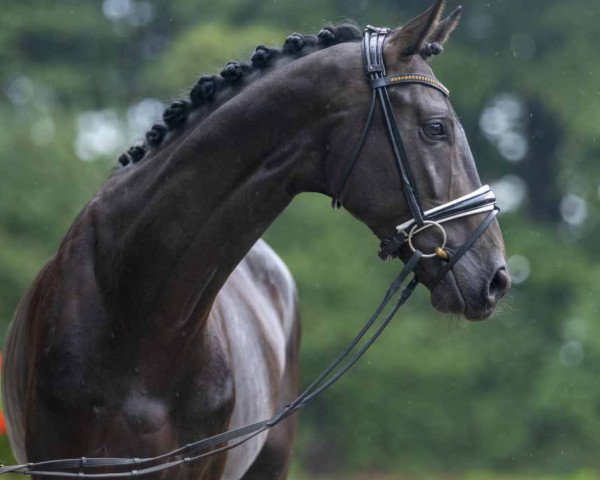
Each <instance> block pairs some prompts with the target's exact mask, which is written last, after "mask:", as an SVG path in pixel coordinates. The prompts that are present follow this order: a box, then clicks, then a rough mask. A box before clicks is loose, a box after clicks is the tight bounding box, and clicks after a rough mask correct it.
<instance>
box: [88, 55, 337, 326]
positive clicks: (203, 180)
mask: <svg viewBox="0 0 600 480" xmlns="http://www.w3.org/2000/svg"><path fill="white" fill-rule="evenodd" d="M290 67H293V65H290ZM275 73H277V72H275ZM302 73H303V75H304V78H303V81H301V82H290V81H287V82H284V81H281V79H278V78H277V75H273V77H274V78H271V80H270V81H269V82H266V84H262V83H257V84H254V85H250V86H249V87H247V89H246V91H244V92H242V93H241V94H240V95H238V96H237V97H235V98H234V99H233V100H231V101H229V102H228V103H227V104H225V105H224V106H222V107H221V108H219V109H218V110H217V111H216V112H215V113H213V114H212V115H211V117H209V118H208V119H207V120H205V121H204V122H202V123H200V124H199V125H197V126H196V127H195V128H193V129H191V130H190V131H189V132H187V133H185V134H183V135H182V136H181V137H182V138H181V140H177V139H176V140H174V141H173V142H172V144H171V145H167V146H165V147H164V151H160V152H158V154H156V155H155V156H153V157H150V158H149V159H147V160H145V162H147V163H145V164H144V163H142V164H140V165H138V166H134V167H132V168H133V169H136V168H137V169H139V171H138V172H135V171H133V170H132V172H131V173H130V174H127V173H125V172H124V173H123V174H122V178H115V179H114V181H113V182H110V183H111V184H109V185H107V187H106V190H110V191H112V192H113V194H111V195H107V198H109V201H108V203H107V205H105V206H104V208H103V196H104V195H103V194H102V193H101V194H100V195H99V196H98V197H97V199H96V200H95V202H93V203H96V204H99V205H100V207H99V210H100V211H106V212H107V213H106V215H100V217H101V218H106V219H107V223H108V225H101V226H100V228H99V230H100V231H104V232H108V234H107V236H106V238H109V239H110V240H109V241H107V242H106V244H104V245H101V246H100V255H99V256H100V257H101V260H103V261H102V262H100V264H99V266H98V267H97V268H99V269H100V274H99V278H103V279H105V280H106V284H107V286H108V288H107V290H108V291H109V292H110V295H111V296H113V298H116V299H117V302H116V303H117V304H118V307H117V310H119V311H120V316H121V315H122V316H123V317H124V318H126V321H127V322H132V324H133V325H135V324H136V323H137V324H139V325H145V326H147V325H148V322H153V323H154V324H158V325H163V326H167V325H168V331H172V332H173V335H179V332H181V331H182V330H187V332H188V333H193V332H190V331H189V329H196V328H201V323H202V322H199V321H198V319H202V318H205V317H206V316H207V315H208V313H209V311H210V307H211V305H212V302H213V300H214V298H215V296H216V294H217V293H218V291H219V290H220V288H221V287H222V285H223V284H224V282H225V281H226V279H227V277H228V276H229V275H230V273H231V272H232V271H233V269H234V268H235V266H236V265H237V264H238V263H239V262H240V261H241V259H242V258H243V257H244V256H245V254H246V253H247V252H248V251H249V249H250V248H251V247H252V245H253V244H254V243H255V242H256V241H257V240H258V238H259V237H260V236H261V235H262V234H263V233H264V231H265V230H266V229H267V227H268V226H269V225H270V224H271V223H272V222H273V220H275V218H276V217H277V216H278V215H279V214H280V213H281V212H282V211H283V209H284V208H285V207H286V206H287V205H288V204H289V202H290V201H291V199H292V198H293V196H294V195H295V194H296V193H299V192H300V191H305V190H318V189H319V188H320V187H319V185H323V184H324V181H323V180H322V178H320V177H321V175H322V170H321V168H320V167H321V161H320V160H321V159H320V153H319V152H321V147H322V145H320V144H319V143H318V142H319V141H321V139H322V138H323V133H322V132H321V133H320V134H317V133H316V132H319V128H320V127H321V126H320V125H319V120H320V115H321V113H322V112H321V111H320V110H319V108H320V107H319V105H318V104H319V102H318V100H317V101H315V102H307V101H306V99H307V98H311V92H310V91H302V89H303V88H305V89H308V88H309V86H310V88H311V89H314V87H315V83H314V82H311V80H310V79H307V78H306V72H302ZM288 75H289V74H288ZM291 75H294V74H293V73H292V74H291ZM275 98H277V99H278V100H279V101H277V100H275ZM300 99H302V101H300ZM284 103H287V104H284ZM323 113H324V112H323ZM323 116H326V115H323ZM115 192H116V193H117V194H115ZM119 192H120V193H119ZM119 195H121V196H119ZM97 223H98V222H97ZM134 322H135V323H134Z"/></svg>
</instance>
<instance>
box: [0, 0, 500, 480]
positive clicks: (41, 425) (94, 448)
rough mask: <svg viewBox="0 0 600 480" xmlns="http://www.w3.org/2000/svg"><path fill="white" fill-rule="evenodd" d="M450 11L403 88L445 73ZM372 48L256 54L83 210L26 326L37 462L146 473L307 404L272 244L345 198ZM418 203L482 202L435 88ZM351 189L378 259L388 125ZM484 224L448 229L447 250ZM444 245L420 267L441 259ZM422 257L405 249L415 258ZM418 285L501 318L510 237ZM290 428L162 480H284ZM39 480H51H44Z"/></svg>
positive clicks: (479, 245) (412, 126) (16, 437)
mask: <svg viewBox="0 0 600 480" xmlns="http://www.w3.org/2000/svg"><path fill="white" fill-rule="evenodd" d="M444 6H445V1H444V0H437V1H436V2H435V4H434V5H432V6H431V7H430V8H429V9H428V10H426V11H425V12H423V13H422V14H421V15H419V16H418V17H416V18H414V19H412V20H411V21H410V22H408V23H407V24H406V25H405V26H403V27H401V28H397V29H395V30H393V31H390V33H389V35H387V38H386V42H385V46H384V50H383V52H384V57H385V63H386V65H387V66H388V69H389V70H390V71H393V72H398V73H407V72H409V73H411V74H415V75H425V76H427V77H429V78H433V72H432V70H431V67H430V66H429V63H428V61H429V60H430V58H431V57H432V55H434V54H435V53H439V52H440V51H441V48H442V45H443V44H444V43H445V42H446V41H447V39H448V38H449V36H450V34H451V33H452V31H453V30H454V29H455V28H456V26H457V24H458V21H459V19H460V11H455V12H453V13H451V14H450V15H449V16H448V17H446V18H445V19H443V13H442V12H443V9H444ZM360 38H361V35H360V31H359V29H358V28H356V27H354V26H351V25H340V26H338V27H333V26H329V27H326V28H324V29H323V30H322V31H321V32H320V33H319V34H318V35H317V36H313V35H300V34H293V35H292V36H290V37H288V38H287V39H286V41H285V44H284V46H283V48H282V49H275V48H270V47H266V46H262V45H261V46H259V47H257V49H256V51H255V52H254V54H253V55H252V57H251V61H250V63H240V62H230V63H228V64H227V65H226V66H225V68H224V69H223V71H222V72H221V73H220V75H212V76H203V77H201V78H200V79H199V81H198V82H197V84H196V85H195V86H194V87H193V89H192V90H191V92H190V98H189V99H188V100H180V101H177V102H174V103H173V104H172V105H170V106H169V107H168V108H167V109H166V110H165V112H164V115H163V120H164V124H162V123H161V124H156V125H154V126H153V127H152V128H151V129H150V130H149V131H148V132H147V135H146V140H145V142H144V144H142V145H137V146H134V147H132V148H130V149H129V150H128V152H127V153H125V154H123V155H122V156H121V157H119V164H120V165H121V166H120V168H119V169H117V170H116V171H115V172H114V174H113V175H112V176H111V177H110V178H109V179H108V180H107V181H106V182H105V184H104V185H103V186H102V187H101V188H100V189H99V191H98V192H97V193H96V194H95V195H94V197H93V198H92V199H91V201H90V202H89V203H88V204H87V205H86V206H85V207H84V208H83V210H82V211H81V212H80V214H79V215H78V216H77V218H76V219H75V220H74V222H73V224H72V226H71V227H70V229H69V230H68V232H67V233H66V236H65V237H64V239H63V241H62V243H61V244H60V246H59V248H58V251H57V252H56V254H55V255H54V256H53V257H52V258H51V259H50V260H49V261H48V263H47V264H46V265H45V266H44V267H43V268H42V270H41V271H40V272H39V274H38V275H37V277H36V278H35V280H34V281H33V283H32V285H31V286H30V288H29V290H28V291H27V293H26V294H25V296H24V297H23V299H22V300H21V302H20V304H19V305H18V307H17V310H16V313H15V315H14V318H13V320H12V323H11V326H10V329H9V332H8V335H7V340H6V346H5V357H4V358H5V364H4V371H3V383H4V388H3V396H4V406H5V413H6V419H7V424H8V433H9V438H10V442H11V446H12V449H13V452H14V454H15V456H16V458H17V459H18V460H19V461H20V462H34V461H39V460H47V459H53V458H64V457H66V458H73V457H115V456H117V457H119V456H126V457H132V456H138V457H148V456H153V455H159V454H161V453H164V452H167V451H170V450H173V449H174V448H177V447H179V446H181V445H185V444H186V443H188V442H191V441H194V440H197V439H199V438H204V437H208V436H210V435H214V434H216V433H219V432H222V431H224V430H226V429H228V428H229V429H232V428H236V427H240V426H243V425H246V424H248V423H250V422H253V421H256V420H259V419H262V418H268V417H269V416H270V415H273V413H274V412H275V411H276V409H277V408H278V407H280V406H281V405H284V404H285V403H286V402H289V401H290V400H291V399H293V398H294V396H295V394H296V392H297V389H298V378H299V368H298V349H299V342H300V321H299V316H298V304H297V302H298V299H297V297H298V295H297V290H296V287H295V285H294V281H293V279H292V276H291V274H290V272H289V271H288V270H287V268H286V267H285V265H284V263H283V262H282V260H281V259H280V258H279V257H278V256H277V255H276V254H275V252H274V251H273V250H272V249H271V248H270V247H269V246H268V245H267V244H266V243H265V242H264V241H262V240H261V239H260V237H261V235H262V234H263V233H264V232H265V230H266V229H267V228H268V227H269V225H270V224H271V223H272V222H273V221H274V220H275V219H276V218H277V217H278V216H279V215H280V214H281V212H282V211H283V210H284V209H285V208H286V206H287V205H288V204H289V203H290V202H291V201H292V200H293V198H294V197H295V196H297V195H299V194H300V193H303V192H318V193H321V194H324V195H327V196H330V197H334V196H335V194H336V192H337V191H338V190H339V188H340V178H342V177H343V171H344V169H345V164H346V162H345V160H346V159H347V158H348V157H349V156H350V155H351V153H352V148H353V145H352V144H353V142H352V141H349V139H351V138H353V133H354V132H356V131H360V129H361V127H362V125H363V123H364V119H365V117H366V115H367V110H368V107H369V104H368V98H369V87H368V85H367V84H366V82H365V79H364V71H363V65H362V60H361V44H360V41H359V40H360ZM389 95H390V98H391V102H392V104H393V109H394V112H395V116H396V117H397V119H398V126H399V128H400V131H401V132H402V137H403V141H404V145H405V146H406V150H407V152H408V158H409V163H410V168H411V171H412V176H413V178H412V181H413V182H415V184H416V185H417V187H418V189H419V194H420V198H421V199H422V200H423V201H424V203H426V204H427V205H429V206H431V207H433V206H435V205H441V204H444V203H447V202H449V201H451V200H452V199H456V198H459V197H461V196H464V195H465V194H467V193H469V192H472V191H474V190H476V189H477V188H479V187H480V186H481V182H480V179H479V175H478V173H477V169H476V167H475V163H474V159H473V155H472V154H471V151H470V149H469V145H468V142H467V139H466V136H465V133H464V131H463V129H462V126H461V124H460V121H459V119H458V117H457V115H456V114H455V112H454V110H453V109H452V106H451V104H450V101H449V100H448V98H446V96H444V95H442V94H440V92H439V91H436V90H435V89H432V88H428V86H427V85H422V84H418V83H412V84H410V85H402V86H395V87H391V88H390V89H389ZM373 115H374V117H373V122H372V126H371V128H370V131H369V135H368V137H366V138H365V141H364V145H363V146H362V149H361V151H360V152H359V154H358V156H357V158H356V160H357V161H356V163H355V164H354V167H353V171H352V172H351V174H350V175H349V176H348V178H346V179H345V181H344V193H343V196H342V198H341V201H342V202H343V205H344V207H345V209H346V210H347V211H348V212H349V213H350V214H351V215H353V216H354V217H355V218H356V219H358V220H359V221H361V222H362V223H364V224H365V225H367V226H368V227H369V228H370V229H371V231H372V232H373V233H374V234H375V236H377V237H378V238H379V239H384V238H389V237H390V236H393V235H394V234H395V229H394V226H395V225H398V224H399V223H401V222H402V221H406V218H407V215H408V214H409V210H410V209H409V207H410V206H409V205H408V204H407V199H406V196H405V195H403V188H405V186H403V185H402V183H401V182H400V180H399V177H398V175H397V170H396V165H395V164H394V161H393V157H392V154H393V152H392V149H391V146H390V143H389V141H388V139H387V137H386V130H385V128H384V122H383V116H382V113H381V112H379V111H375V112H374V113H373ZM476 227H477V215H474V216H472V217H469V218H462V219H460V220H454V221H451V222H449V223H448V224H447V227H446V228H447V232H448V238H449V241H448V244H449V248H448V249H449V250H452V248H454V247H456V245H460V244H461V243H463V242H464V241H465V239H467V238H469V235H471V233H472V232H473V230H475V229H476ZM436 241H437V240H436V238H435V234H434V232H433V231H425V232H423V233H422V234H421V235H420V237H419V242H420V247H421V246H423V247H424V248H425V247H428V246H430V247H431V246H435V245H436ZM409 255H410V250H409V249H408V247H407V246H403V247H402V249H401V251H400V252H399V256H400V257H401V258H402V259H403V260H406V259H407V258H408V256H409ZM443 268H444V259H443V258H437V257H436V258H433V259H432V260H430V261H427V262H425V261H423V262H419V264H418V266H417V268H416V275H417V276H418V279H419V281H420V282H421V283H423V284H424V285H425V286H427V287H428V288H429V289H430V290H431V300H432V304H433V306H434V307H435V308H436V309H438V310H439V311H441V312H452V313H457V314H462V315H464V316H465V317H466V318H468V319H471V320H481V319H484V318H487V317H489V316H490V315H491V314H492V313H493V311H494V308H495V306H496V304H497V302H498V301H499V300H500V299H501V298H502V296H503V295H504V294H505V293H506V291H507V290H508V288H509V286H510V277H509V275H508V274H507V272H506V266H505V251H504V243H503V239H502V235H501V232H500V229H499V226H498V224H497V222H496V221H495V220H494V221H493V223H491V225H490V226H489V228H487V229H486V230H485V231H484V232H483V233H482V234H481V236H480V237H479V238H478V239H477V241H476V242H475V243H474V244H473V246H472V247H471V248H469V249H468V251H467V252H466V253H465V254H464V256H463V257H462V258H461V260H460V261H459V262H457V263H456V264H454V265H453V266H452V269H451V271H449V272H448V274H447V275H445V276H444V278H443V279H442V281H440V282H439V283H437V284H434V279H435V278H436V275H437V274H438V273H439V272H440V271H443ZM295 432H296V423H295V420H294V419H293V418H289V419H287V420H286V421H285V422H282V423H280V424H278V425H277V426H276V427H275V428H273V429H271V430H269V431H266V432H263V433H261V434H260V435H257V436H256V437H254V438H253V439H252V440H250V441H249V442H247V443H245V444H244V445H242V446H240V447H238V448H236V449H234V450H231V451H229V452H223V453H221V454H219V455H215V456H213V457H210V458H207V459H205V460H202V461H198V462H195V463H193V464H186V465H181V466H178V467H177V468H176V469H174V470H171V471H169V472H168V473H165V472H160V473H155V474H152V475H148V478H156V479H158V478H161V479H162V478H167V476H168V478H170V479H176V480H177V479H195V480H217V479H228V480H229V479H243V480H251V479H283V478H286V476H287V473H288V468H289V463H290V457H291V453H292V448H293V445H294V441H295ZM39 477H40V476H38V475H34V478H39Z"/></svg>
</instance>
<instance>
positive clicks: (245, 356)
mask: <svg viewBox="0 0 600 480" xmlns="http://www.w3.org/2000/svg"><path fill="white" fill-rule="evenodd" d="M209 322H212V323H213V324H214V325H215V328H220V329H222V330H223V331H224V332H225V337H226V338H227V341H228V346H229V352H230V360H231V371H232V373H233V377H234V383H235V392H236V393H235V407H234V410H233V414H232V418H231V421H230V425H229V426H230V428H238V427H242V426H244V425H247V424H250V423H253V422H256V421H259V420H264V419H267V418H269V417H270V416H272V415H273V414H274V412H275V411H276V409H278V408H279V407H281V406H282V405H281V403H282V402H283V401H285V400H287V399H288V398H289V396H290V395H293V394H294V393H295V389H294V391H293V392H290V391H289V390H290V388H289V387H288V385H295V384H296V381H297V379H296V378H291V379H290V378H286V377H288V376H290V375H293V376H294V377H295V375H296V373H297V362H298V358H297V350H298V348H297V346H298V343H299V324H298V315H297V291H296V287H295V284H294V281H293V279H292V276H291V274H290V272H289V271H288V269H287V267H286V266H285V265H284V263H283V262H282V260H281V259H280V258H279V257H278V256H277V254H276V253H275V252H274V251H273V250H272V249H271V248H270V247H269V246H268V245H267V244H266V243H265V242H264V241H262V240H259V241H258V242H257V243H256V245H255V246H254V247H253V248H252V250H250V252H249V253H248V255H247V256H246V257H245V258H244V260H243V261H242V262H241V263H240V264H239V265H238V266H237V268H236V269H235V270H234V272H233V273H232V275H231V277H230V278H229V279H228V281H227V282H226V284H225V286H224V287H223V289H222V290H221V291H220V292H219V295H218V296H217V299H216V301H215V305H214V307H213V310H212V312H211V316H210V319H209ZM266 437H267V433H266V432H265V433H264V434H261V435H259V436H257V437H256V438H255V439H253V440H251V441H249V442H247V443H246V444H244V445H243V446H241V447H238V448H236V449H234V450H232V451H230V452H229V454H228V461H227V465H226V468H225V475H224V477H225V478H227V479H229V478H232V479H233V478H240V476H241V475H242V474H243V473H244V472H245V471H246V470H247V468H248V466H249V462H250V463H252V461H253V460H254V459H255V458H256V457H257V456H258V454H259V452H260V451H261V449H262V448H263V447H264V444H265V441H266ZM289 440H290V441H291V442H293V438H292V439H289Z"/></svg>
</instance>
